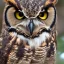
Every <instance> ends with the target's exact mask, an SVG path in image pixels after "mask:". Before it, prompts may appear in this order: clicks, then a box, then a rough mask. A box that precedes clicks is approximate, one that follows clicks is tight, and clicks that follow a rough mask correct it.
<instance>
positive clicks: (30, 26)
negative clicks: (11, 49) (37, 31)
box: [28, 19, 35, 35]
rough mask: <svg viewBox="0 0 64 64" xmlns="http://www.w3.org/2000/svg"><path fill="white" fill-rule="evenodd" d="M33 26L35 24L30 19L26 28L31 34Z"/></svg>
mask: <svg viewBox="0 0 64 64" xmlns="http://www.w3.org/2000/svg"><path fill="white" fill-rule="evenodd" d="M34 28H35V25H34V23H33V20H32V19H31V20H30V22H29V24H28V30H29V31H30V34H31V35H32V34H33V31H34Z"/></svg>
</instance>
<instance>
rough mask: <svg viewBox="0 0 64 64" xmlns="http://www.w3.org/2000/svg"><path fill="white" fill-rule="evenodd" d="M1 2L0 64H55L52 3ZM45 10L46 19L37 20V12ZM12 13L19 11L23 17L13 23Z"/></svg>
mask: <svg viewBox="0 0 64 64" xmlns="http://www.w3.org/2000/svg"><path fill="white" fill-rule="evenodd" d="M5 2H6V6H5V9H4V13H3V23H2V24H3V25H2V36H1V37H2V47H1V48H0V63H1V64H55V61H56V58H55V57H56V45H57V42H56V23H55V21H56V9H55V3H56V0H5ZM42 9H43V10H42ZM46 10H47V12H48V14H49V15H48V18H47V19H46V20H40V19H38V18H37V17H38V16H39V14H40V12H42V11H46ZM15 11H21V12H22V13H23V14H24V16H25V17H26V18H25V19H24V20H17V19H16V18H15V17H14V12H15ZM30 22H33V26H35V27H33V28H34V30H33V32H32V33H31V32H30V30H29V29H30V28H29V27H30V26H29V23H30ZM27 25H28V26H27ZM12 28H14V29H13V30H12Z"/></svg>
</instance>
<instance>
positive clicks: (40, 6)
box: [4, 0, 57, 38]
mask: <svg viewBox="0 0 64 64" xmlns="http://www.w3.org/2000/svg"><path fill="white" fill-rule="evenodd" d="M5 2H6V6H5V11H4V19H5V23H6V25H7V26H8V28H9V29H8V31H9V32H11V31H12V32H16V33H17V34H18V35H23V36H24V37H28V38H35V37H38V36H39V35H40V34H42V33H43V32H47V33H49V32H50V31H51V29H52V28H53V26H54V25H55V21H56V9H55V4H56V2H57V0H5Z"/></svg>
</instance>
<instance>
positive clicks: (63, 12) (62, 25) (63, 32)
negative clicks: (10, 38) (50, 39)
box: [0, 0, 64, 64]
mask: <svg viewBox="0 0 64 64" xmlns="http://www.w3.org/2000/svg"><path fill="white" fill-rule="evenodd" d="M4 5H5V4H4V2H3V0H0V31H1V26H2V14H3V9H4ZM56 8H57V33H58V36H57V41H58V43H57V63H56V64H64V0H58V3H57V5H56Z"/></svg>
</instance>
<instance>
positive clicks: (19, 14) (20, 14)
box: [14, 11, 25, 20]
mask: <svg viewBox="0 0 64 64" xmlns="http://www.w3.org/2000/svg"><path fill="white" fill-rule="evenodd" d="M14 15H15V17H16V19H18V20H21V19H24V18H25V16H24V14H23V13H22V12H19V11H16V12H15V13H14Z"/></svg>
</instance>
